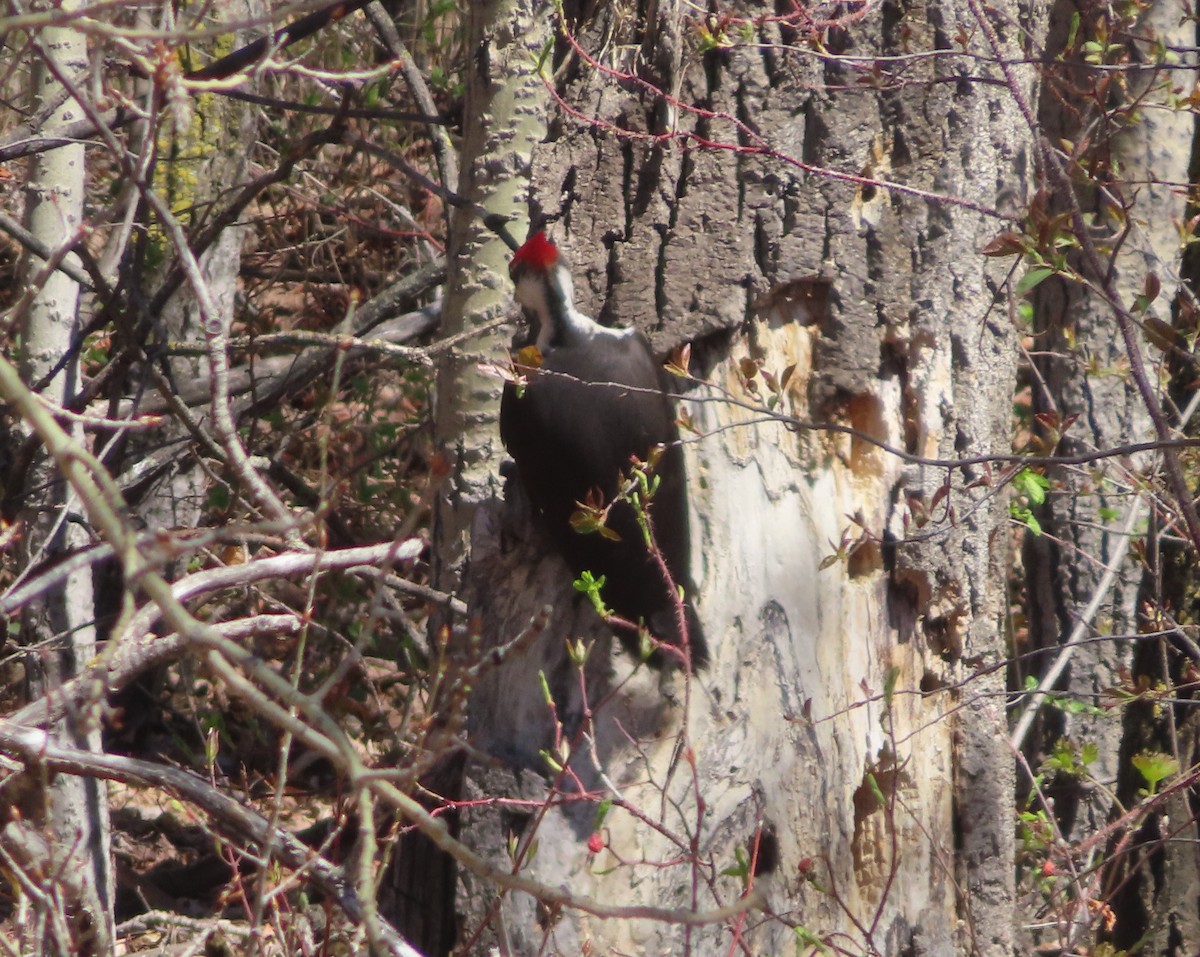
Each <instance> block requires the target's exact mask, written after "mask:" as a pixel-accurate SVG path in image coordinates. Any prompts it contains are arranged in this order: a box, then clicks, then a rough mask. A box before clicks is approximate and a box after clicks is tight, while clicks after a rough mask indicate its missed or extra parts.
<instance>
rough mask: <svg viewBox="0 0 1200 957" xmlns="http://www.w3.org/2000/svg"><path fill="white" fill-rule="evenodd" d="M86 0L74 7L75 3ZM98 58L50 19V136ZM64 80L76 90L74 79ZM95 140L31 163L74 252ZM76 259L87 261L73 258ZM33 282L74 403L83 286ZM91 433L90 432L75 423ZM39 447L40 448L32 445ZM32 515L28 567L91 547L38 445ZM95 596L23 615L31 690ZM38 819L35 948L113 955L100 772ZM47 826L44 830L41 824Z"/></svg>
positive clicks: (34, 791)
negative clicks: (88, 152)
mask: <svg viewBox="0 0 1200 957" xmlns="http://www.w3.org/2000/svg"><path fill="white" fill-rule="evenodd" d="M77 6H78V5H77V4H64V6H63V9H64V11H69V10H72V9H75V8H76V7H77ZM87 66H88V58H87V43H86V41H85V38H84V35H83V34H82V33H80V32H79V31H76V30H74V29H71V28H70V27H63V28H59V27H49V28H47V29H45V30H43V31H42V32H41V33H40V34H39V35H38V39H37V41H36V42H35V43H34V47H33V69H32V82H33V91H32V102H31V106H32V110H33V112H34V115H35V116H39V117H40V119H41V121H42V124H43V125H42V129H41V130H40V131H39V132H49V131H51V130H53V129H54V128H55V127H56V126H61V125H65V124H68V123H70V122H72V121H73V120H77V119H79V118H80V117H81V116H82V115H83V114H82V111H81V108H80V105H79V103H78V102H77V101H76V100H75V99H74V97H73V96H72V95H71V86H73V85H75V84H81V83H84V82H85V79H84V71H85V70H86V69H87ZM64 81H65V82H66V83H67V84H70V85H71V86H64ZM86 172H87V169H86V157H85V153H84V146H83V144H77V145H70V146H63V147H60V148H58V149H53V150H50V151H48V152H45V153H42V154H39V155H38V156H37V157H36V158H35V159H34V160H33V161H32V163H31V169H30V174H29V184H28V200H27V207H26V223H27V227H28V229H29V232H30V233H31V234H32V235H33V236H34V237H35V238H36V239H38V240H40V242H41V243H42V245H43V246H44V247H45V248H46V249H48V250H50V252H51V255H52V256H54V257H55V258H57V259H59V260H62V259H63V256H62V252H63V251H64V249H65V248H66V247H69V246H72V245H74V243H75V242H76V241H77V240H79V239H80V238H81V237H80V234H79V232H78V230H79V226H80V222H81V219H82V214H83V208H84V199H85V186H86ZM65 261H66V262H67V263H70V264H71V265H74V266H75V267H77V268H78V266H79V260H78V258H77V257H75V256H74V255H71V254H68V255H67V256H66V257H65ZM24 266H25V268H24V271H23V280H24V282H25V284H26V287H27V289H28V290H29V293H30V295H31V298H30V300H29V301H28V304H27V308H26V310H25V313H24V316H23V323H22V327H21V337H22V338H21V345H22V351H21V370H22V373H23V376H24V378H25V380H26V382H29V383H31V384H36V388H37V390H38V392H39V394H40V395H41V396H42V397H43V398H44V399H45V400H47V401H49V402H50V403H52V404H53V405H55V406H59V407H62V406H65V405H68V404H69V403H70V402H71V400H72V399H73V398H74V396H75V394H76V393H77V392H78V390H79V371H80V370H79V356H80V352H79V349H78V347H77V342H76V339H77V337H78V335H79V330H80V322H79V309H80V298H81V290H80V286H79V283H78V282H77V281H76V280H75V279H73V278H71V277H70V276H68V275H67V274H66V273H65V272H63V271H61V270H57V269H55V268H54V266H52V265H51V264H49V263H47V261H45V260H43V259H41V258H39V257H37V256H34V255H32V254H30V255H29V256H28V257H27V259H26V261H25V264H24ZM71 428H72V432H73V435H74V436H75V438H76V439H77V440H79V441H82V440H83V438H84V436H83V429H82V426H81V425H80V424H78V423H75V424H73V425H72V426H71ZM27 448H28V446H27ZM26 479H27V481H26V484H25V488H24V491H23V494H22V495H21V496H20V501H21V505H22V507H21V518H22V520H23V521H24V523H25V524H26V529H27V531H26V534H25V536H24V543H25V547H26V549H27V553H26V557H25V567H26V568H36V567H39V566H45V565H46V564H48V563H52V562H55V561H59V560H61V559H62V558H63V557H65V556H66V555H69V554H70V553H71V552H73V551H75V550H78V549H80V548H83V547H85V546H86V545H88V544H90V542H91V536H90V535H89V532H88V527H87V523H86V519H85V518H84V516H83V513H82V509H81V508H80V506H79V503H78V501H77V500H76V499H75V498H74V496H73V495H72V493H71V490H70V488H69V487H68V486H67V485H66V483H65V482H63V481H61V479H60V478H59V475H58V472H57V468H56V467H55V465H54V463H53V462H52V461H50V460H49V458H48V457H46V456H44V455H43V454H41V453H40V452H35V453H34V458H33V462H32V467H31V468H30V469H29V470H28V472H27V473H26ZM95 616H96V611H95V597H94V593H93V588H92V577H91V570H90V569H89V568H87V567H83V568H81V569H79V570H77V571H75V572H73V573H71V574H70V575H68V576H66V577H65V578H64V580H63V581H62V583H61V584H60V585H58V586H56V587H55V588H53V589H52V590H50V591H49V592H47V593H46V594H45V595H44V596H42V598H41V600H40V601H38V602H36V603H34V604H32V605H31V606H30V607H29V608H28V609H27V611H26V613H25V615H24V618H23V622H22V642H23V644H25V645H26V647H27V648H28V651H27V652H26V655H25V658H24V662H25V669H26V675H27V677H28V686H29V691H30V696H31V697H38V696H40V695H43V694H46V693H51V692H52V689H53V688H55V687H57V686H59V685H60V684H62V683H63V682H64V681H66V680H68V679H69V678H71V677H72V676H73V675H74V674H75V673H76V672H77V671H78V670H79V669H80V668H81V667H82V666H83V665H84V664H86V662H87V661H88V660H89V659H90V658H91V657H92V656H93V655H94V654H95V651H96V643H95V642H96V631H95ZM102 704H103V702H101V701H95V702H93V707H92V708H90V709H87V710H85V711H83V712H81V713H78V714H72V715H70V716H69V717H67V718H66V719H65V720H64V722H63V723H62V724H61V725H60V727H59V728H58V729H57V733H58V734H59V735H60V736H61V737H62V738H63V739H64V741H65V743H68V744H70V745H73V746H75V747H81V748H88V749H91V750H98V749H99V747H100V724H99V722H100V715H101V706H102ZM29 783H30V785H31V787H30V789H29V792H28V794H27V799H28V806H27V807H26V812H27V813H31V818H30V821H29V822H28V823H26V822H19V821H14V822H13V823H11V824H9V825H8V826H7V827H6V828H5V831H4V835H3V843H4V846H5V849H6V850H7V851H8V853H9V854H10V855H11V856H12V859H13V860H15V861H16V862H17V864H18V865H19V866H20V867H21V868H22V869H23V870H24V871H25V873H26V874H27V875H30V874H47V875H54V878H53V880H51V881H50V882H48V883H47V884H46V885H45V886H44V887H41V888H39V891H40V893H39V894H36V895H34V896H32V897H31V898H30V899H29V902H28V903H29V904H30V905H31V906H32V908H33V914H34V919H33V920H30V921H27V922H23V926H22V931H23V933H25V934H26V936H27V939H26V946H32V947H33V948H34V949H35V950H40V949H41V948H42V947H45V948H47V949H48V950H53V951H55V952H60V951H62V952H65V951H70V950H77V951H78V952H80V953H85V954H106V953H108V952H109V947H110V945H111V941H112V936H113V926H112V920H113V916H112V905H113V875H112V871H111V863H110V857H109V855H110V849H109V823H108V789H107V787H106V785H105V782H103V781H99V780H96V779H93V778H84V777H74V776H69V775H58V776H55V777H53V778H47V777H43V778H42V780H40V781H31V782H29ZM32 823H39V824H41V825H42V826H43V827H44V831H43V832H42V834H41V835H39V834H38V833H36V832H35V831H34V830H33V829H32V828H31V826H30V824H32Z"/></svg>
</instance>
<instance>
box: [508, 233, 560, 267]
mask: <svg viewBox="0 0 1200 957" xmlns="http://www.w3.org/2000/svg"><path fill="white" fill-rule="evenodd" d="M556 262H558V247H557V246H555V245H554V243H552V242H550V240H548V239H547V238H546V233H545V232H544V231H541V230H539V231H538V232H536V233H534V234H533V235H532V236H530V237H529V238H528V239H527V240H525V245H523V246H522V247H521V248H520V249H518V250H517V251H516V252H515V253H513V258H512V263H511V264H510V265H509V269H512V268H514V267H516V266H528V267H530V268H531V269H537V270H540V271H541V272H546V271H547V270H548V269H549V268H550V267H551V266H553V265H554V264H555V263H556Z"/></svg>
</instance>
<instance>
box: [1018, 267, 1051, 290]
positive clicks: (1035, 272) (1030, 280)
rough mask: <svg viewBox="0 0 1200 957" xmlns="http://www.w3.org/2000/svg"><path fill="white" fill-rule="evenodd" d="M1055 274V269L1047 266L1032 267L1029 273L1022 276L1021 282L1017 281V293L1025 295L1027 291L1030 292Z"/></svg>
mask: <svg viewBox="0 0 1200 957" xmlns="http://www.w3.org/2000/svg"><path fill="white" fill-rule="evenodd" d="M1053 275H1054V270H1053V269H1050V268H1048V267H1046V266H1039V267H1038V268H1036V269H1030V270H1029V271H1028V272H1027V273H1025V275H1024V276H1022V277H1021V280H1020V282H1018V283H1017V295H1018V296H1023V295H1024V294H1025V293H1027V292H1029V291H1030V290H1031V289H1033V288H1034V287H1035V286H1037V285H1039V284H1040V283H1042V282H1043V281H1045V280H1047V279H1049V278H1050V277H1051V276H1053Z"/></svg>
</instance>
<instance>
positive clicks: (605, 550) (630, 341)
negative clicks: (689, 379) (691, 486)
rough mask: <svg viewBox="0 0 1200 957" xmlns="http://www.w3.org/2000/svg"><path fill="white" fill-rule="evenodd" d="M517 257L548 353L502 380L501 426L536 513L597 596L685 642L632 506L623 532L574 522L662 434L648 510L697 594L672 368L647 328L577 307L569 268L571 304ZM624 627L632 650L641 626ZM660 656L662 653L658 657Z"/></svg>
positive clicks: (606, 495)
mask: <svg viewBox="0 0 1200 957" xmlns="http://www.w3.org/2000/svg"><path fill="white" fill-rule="evenodd" d="M531 242H533V241H532V240H531ZM543 242H545V240H544V239H543ZM528 245H530V244H529V243H527V244H526V246H528ZM547 245H549V244H548V243H547ZM525 248H526V247H522V249H525ZM550 249H551V250H552V249H553V247H550ZM520 259H521V254H520V251H518V255H517V257H516V258H514V269H513V273H514V278H515V279H518V298H519V299H523V305H525V306H526V310H527V312H530V313H532V314H533V318H535V319H536V320H538V321H539V322H541V323H542V328H541V330H540V335H539V337H538V339H539V344H540V347H541V350H542V364H541V366H540V368H538V369H535V370H530V371H528V373H527V375H526V381H525V383H524V385H523V387H520V388H518V386H516V385H513V384H509V385H507V386H506V387H505V389H504V397H503V400H502V402H501V406H500V435H501V438H502V439H503V440H504V444H505V446H506V447H507V449H508V451H509V454H511V455H512V457H513V459H514V460H515V461H516V463H517V469H518V472H519V476H520V480H521V483H522V485H523V487H524V489H525V491H526V494H527V495H528V498H529V500H530V503H531V505H532V507H533V511H534V515H535V518H536V520H537V523H538V525H539V526H540V527H541V528H542V530H543V531H544V532H545V533H546V535H547V536H548V537H549V538H550V540H551V541H552V542H553V544H554V546H555V547H556V548H557V550H558V551H559V552H560V553H561V554H562V556H563V558H564V559H565V560H566V562H567V564H568V565H569V566H570V568H571V570H572V571H573V572H574V573H575V574H576V575H579V574H580V573H582V572H584V571H590V572H592V574H593V575H595V576H597V577H599V576H600V575H603V576H604V578H605V585H604V587H603V589H602V591H601V597H602V598H603V599H604V601H605V604H607V605H608V607H609V608H611V609H612V610H613V611H614V612H615V613H616V614H618V615H620V616H621V617H622V618H626V619H629V620H630V621H633V622H638V621H639V620H642V621H645V623H646V625H647V626H648V627H649V629H650V631H651V632H652V633H653V634H654V636H655V637H656V638H658V639H660V640H662V641H665V642H667V643H668V644H672V645H680V644H681V643H682V635H681V632H680V627H679V623H678V612H677V605H676V602H675V599H674V597H673V596H672V594H671V592H670V588H669V586H668V584H667V582H666V581H665V580H664V578H663V575H662V573H661V571H660V569H659V567H658V565H657V563H656V561H655V560H654V557H653V555H652V554H651V553H650V551H649V550H648V548H647V547H646V543H645V539H644V537H643V535H642V531H641V528H640V527H639V524H638V521H637V517H636V513H635V511H634V508H633V506H632V505H630V504H629V503H627V502H617V503H616V504H615V505H614V506H613V507H612V509H611V510H610V511H609V514H608V521H607V526H608V527H609V528H610V529H612V530H613V531H614V532H616V533H617V535H619V536H620V541H613V540H611V539H610V538H606V537H604V536H602V535H600V534H599V533H595V532H593V533H590V534H581V533H578V532H576V531H575V530H574V529H573V528H572V527H571V524H570V520H571V516H572V515H573V514H574V513H575V512H576V511H578V510H579V507H580V506H579V504H578V503H580V502H583V501H585V500H587V499H588V498H589V496H592V497H593V498H595V497H597V495H598V499H599V502H601V503H603V504H604V505H607V504H608V503H610V502H612V501H613V499H614V498H615V497H616V495H617V493H618V491H619V488H620V485H621V481H622V477H623V476H624V475H625V474H626V473H627V472H628V470H629V468H630V462H631V459H632V458H633V457H635V456H636V457H637V458H638V459H641V460H643V461H645V460H646V459H647V458H648V457H649V455H650V452H651V450H652V449H654V448H655V447H656V446H659V445H664V446H666V450H665V452H664V453H663V455H662V456H661V458H660V459H659V460H658V464H657V467H656V474H657V475H658V476H659V478H660V485H659V488H658V491H657V492H656V493H655V495H654V498H653V501H652V504H651V506H650V517H651V521H652V523H653V528H654V536H655V541H656V542H657V544H658V548H659V550H660V552H661V553H662V555H663V557H664V558H665V560H666V563H667V566H668V567H669V568H670V571H671V575H672V577H673V578H674V579H675V581H676V582H677V583H679V584H681V585H683V586H684V588H685V592H686V594H687V595H688V597H689V599H690V596H691V588H690V579H689V577H688V559H689V550H690V539H689V532H688V510H687V484H686V479H685V474H684V462H683V454H682V450H681V448H680V447H679V445H678V439H679V433H678V429H677V427H676V425H675V412H674V408H673V402H672V400H671V397H670V394H669V391H668V383H667V381H666V373H665V372H664V371H663V370H662V369H661V367H660V366H659V364H658V362H657V361H655V358H654V355H653V353H652V352H651V350H650V346H649V344H648V343H647V342H646V340H645V338H644V337H643V336H642V335H641V334H640V333H638V332H635V331H633V330H614V329H606V328H603V327H601V326H599V325H597V324H596V323H594V322H593V321H592V320H590V319H588V318H587V317H585V316H581V315H579V314H578V313H576V312H575V311H574V304H573V302H571V301H570V299H571V296H570V284H569V278H562V277H560V278H562V283H563V285H564V286H565V291H562V290H558V292H561V293H562V296H563V298H565V300H566V301H565V306H564V303H562V302H555V301H552V302H551V304H550V306H549V307H546V308H543V307H545V302H544V301H543V300H537V299H536V297H531V296H528V295H527V296H524V297H522V295H521V290H520V287H521V285H522V284H527V283H529V279H530V277H529V276H528V274H527V273H526V272H525V271H524V269H523V268H522V264H521V261H520ZM554 262H557V254H556V253H555V259H554ZM552 265H553V264H552ZM553 268H557V269H564V267H562V266H561V265H557V266H554V267H553ZM537 278H539V279H541V278H542V277H541V275H539V276H538V277H537ZM550 285H551V290H552V296H551V297H548V298H550V299H551V300H556V299H558V298H559V297H558V292H556V290H557V287H556V286H555V284H554V283H553V282H552V283H551V284H550ZM531 302H532V303H533V305H532V307H531V305H530V303H531ZM563 308H565V312H563ZM685 616H686V622H687V631H688V644H689V648H690V652H691V661H692V664H693V666H694V667H698V666H701V665H703V664H705V663H706V661H707V648H706V646H705V643H704V638H703V635H702V633H701V630H700V627H699V623H698V621H697V619H696V615H695V612H694V611H693V609H692V606H691V602H690V600H689V601H687V602H686V604H685ZM618 634H619V637H621V639H622V640H623V641H624V642H625V644H626V645H627V647H629V648H630V649H631V650H633V651H634V653H635V654H636V652H637V640H636V637H635V636H634V635H632V634H629V633H628V632H619V633H618ZM663 660H664V659H663V656H662V654H661V653H659V654H656V655H654V656H652V658H651V663H654V664H661V663H662V661H663Z"/></svg>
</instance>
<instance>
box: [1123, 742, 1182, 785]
mask: <svg viewBox="0 0 1200 957" xmlns="http://www.w3.org/2000/svg"><path fill="white" fill-rule="evenodd" d="M1132 760H1133V766H1134V767H1135V768H1137V769H1138V773H1140V774H1141V776H1142V777H1143V778H1144V779H1145V781H1146V784H1147V786H1148V787H1149V790H1150V793H1151V794H1154V793H1155V792H1156V791H1157V790H1158V785H1159V784H1160V783H1161V782H1162V781H1164V780H1165V779H1167V778H1169V777H1170V776H1171V775H1173V774H1178V773H1179V761H1178V760H1177V759H1176V758H1173V757H1172V756H1171V755H1169V754H1167V753H1165V752H1163V751H1143V752H1142V753H1141V754H1135V755H1134V756H1133V758H1132Z"/></svg>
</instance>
